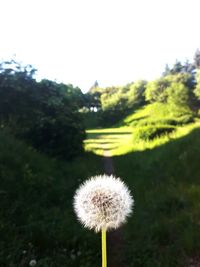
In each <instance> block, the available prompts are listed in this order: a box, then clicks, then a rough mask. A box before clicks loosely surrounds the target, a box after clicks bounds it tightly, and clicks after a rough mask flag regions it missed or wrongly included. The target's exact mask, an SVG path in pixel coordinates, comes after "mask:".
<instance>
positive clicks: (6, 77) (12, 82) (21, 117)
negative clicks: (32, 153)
mask: <svg viewBox="0 0 200 267" xmlns="http://www.w3.org/2000/svg"><path fill="white" fill-rule="evenodd" d="M0 66H1V69H0V124H1V125H2V126H3V127H7V128H9V129H10V131H11V132H12V133H13V134H14V135H15V136H16V137H18V138H21V139H24V140H25V141H26V142H28V143H30V144H31V145H33V146H34V147H35V148H36V149H38V150H40V151H42V152H45V153H48V154H50V155H52V156H57V157H62V158H67V159H69V158H71V157H73V156H75V155H77V154H79V153H80V152H81V151H82V141H83V138H84V129H83V126H82V120H81V116H80V114H79V112H78V109H79V107H80V97H81V93H80V89H78V88H75V89H74V88H73V86H71V85H64V84H58V83H56V82H53V81H49V80H42V81H41V82H36V80H35V79H34V78H33V77H32V75H33V73H34V71H33V70H31V68H30V67H21V66H20V65H19V64H18V63H15V62H13V61H12V62H10V63H6V64H5V63H1V65H0ZM5 66H9V68H7V67H5Z"/></svg>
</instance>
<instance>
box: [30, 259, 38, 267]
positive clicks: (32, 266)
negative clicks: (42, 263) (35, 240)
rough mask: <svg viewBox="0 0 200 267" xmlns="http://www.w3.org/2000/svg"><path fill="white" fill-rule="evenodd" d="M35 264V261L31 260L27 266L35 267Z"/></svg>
mask: <svg viewBox="0 0 200 267" xmlns="http://www.w3.org/2000/svg"><path fill="white" fill-rule="evenodd" d="M36 264H37V261H36V260H35V259H34V260H31V261H30V262H29V266H30V267H34V266H36Z"/></svg>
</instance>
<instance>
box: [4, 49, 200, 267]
mask: <svg viewBox="0 0 200 267" xmlns="http://www.w3.org/2000/svg"><path fill="white" fill-rule="evenodd" d="M199 68H200V51H199V50H197V51H196V53H195V56H194V60H193V61H192V62H185V63H182V62H179V61H177V62H175V64H174V65H173V66H172V67H171V68H169V67H168V66H166V69H165V70H164V72H163V75H162V76H161V77H160V78H159V79H157V80H154V81H144V80H140V81H135V82H131V83H128V84H126V85H124V86H120V87H108V88H100V87H99V85H98V82H97V81H96V82H95V83H94V85H93V86H92V87H91V88H90V90H89V91H88V92H87V93H85V94H83V93H82V91H81V90H80V89H79V88H77V87H73V85H65V84H62V83H57V82H55V81H50V80H41V81H37V80H36V79H35V73H36V70H35V69H34V68H33V67H32V66H31V65H28V66H22V65H21V64H19V63H18V62H16V61H14V60H11V61H6V62H5V61H4V62H1V64H0V179H1V187H0V202H1V210H0V233H1V240H0V266H9V267H13V266H20V267H25V266H29V263H30V261H31V260H32V259H35V260H36V261H37V265H36V266H44V267H45V266H48V267H50V266H52V267H53V266H54V267H56V266H59V267H62V266H63V267H64V266H69V267H70V266H71V267H75V266H76V267H77V266H85V267H90V266H100V265H101V263H100V261H101V253H100V252H101V251H100V248H101V246H100V236H98V235H96V234H94V233H93V232H91V231H87V230H85V229H84V228H83V227H81V225H80V224H79V222H77V220H76V218H75V214H74V212H73V207H72V202H73V195H74V192H75V190H76V188H77V187H78V185H79V184H80V183H81V182H83V181H84V180H85V179H87V178H88V177H90V176H92V175H96V174H101V173H104V171H105V170H104V168H103V160H102V159H103V157H102V156H105V153H107V154H106V155H109V156H112V157H113V163H114V168H115V174H116V175H119V176H120V177H122V178H123V180H125V181H126V183H127V184H128V185H129V187H130V189H131V191H132V192H133V195H134V198H135V203H136V204H135V208H134V215H133V216H132V217H131V218H130V220H129V221H128V223H127V224H126V225H125V226H124V227H123V229H122V231H123V235H124V251H122V252H121V253H123V254H124V265H125V266H139V267H142V266H147V267H151V266H156V267H159V266H164V267H165V266H166V267H169V266H170V267H173V266H190V263H191V262H194V261H196V260H197V259H198V257H199V249H200V226H199V223H200V184H199V183H200V179H199V177H200V168H199V161H200V138H199V137H200V123H199V117H200V112H199V110H200V69H199ZM109 250H111V248H109ZM108 254H109V252H108Z"/></svg>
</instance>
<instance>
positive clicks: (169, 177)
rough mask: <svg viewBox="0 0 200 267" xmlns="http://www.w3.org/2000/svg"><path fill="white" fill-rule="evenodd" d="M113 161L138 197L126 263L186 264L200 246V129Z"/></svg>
mask: <svg viewBox="0 0 200 267" xmlns="http://www.w3.org/2000/svg"><path fill="white" fill-rule="evenodd" d="M113 162H114V167H115V173H116V175H117V176H119V177H122V179H123V180H124V181H125V182H126V183H127V184H128V185H129V188H130V190H131V191H132V192H133V194H134V200H135V207H134V214H133V216H132V217H131V218H130V219H129V221H128V224H127V225H126V226H125V227H124V228H123V231H124V235H125V236H126V237H125V239H126V240H125V242H126V261H127V266H141V267H142V266H147V267H149V266H156V267H159V266H165V267H175V266H176V267H177V266H188V262H189V260H190V259H191V258H193V257H197V256H198V255H199V251H200V227H199V225H200V129H194V130H193V131H191V132H190V133H189V134H188V135H186V136H184V137H180V138H178V139H176V140H171V141H169V142H168V143H166V144H164V145H160V146H159V147H156V148H154V149H151V150H150V149H149V150H144V151H142V152H132V153H129V154H126V155H123V156H115V157H113ZM177 255H178V256H177Z"/></svg>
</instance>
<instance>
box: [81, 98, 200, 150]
mask: <svg viewBox="0 0 200 267" xmlns="http://www.w3.org/2000/svg"><path fill="white" fill-rule="evenodd" d="M195 121H198V119H197V118H195V116H194V114H192V112H191V111H188V110H185V109H184V110H182V109H181V108H179V109H177V110H174V109H171V107H170V106H169V105H167V104H162V103H154V104H149V105H146V106H144V107H143V108H141V109H138V110H137V111H135V112H134V113H132V114H130V115H129V116H127V117H126V118H124V119H123V120H122V121H121V122H119V123H118V125H116V126H115V128H106V129H90V130H87V131H86V133H87V139H86V140H85V149H86V151H92V152H94V153H96V154H99V155H103V153H104V151H105V150H106V151H109V153H110V154H111V155H123V154H125V153H128V152H131V151H138V150H140V151H141V150H145V149H149V148H154V147H156V146H159V145H161V144H164V143H167V142H169V141H170V140H171V139H177V138H180V137H182V136H184V135H186V134H188V133H189V132H190V131H191V130H192V129H193V128H194V127H195V125H196V124H195V123H194V122H195Z"/></svg>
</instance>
